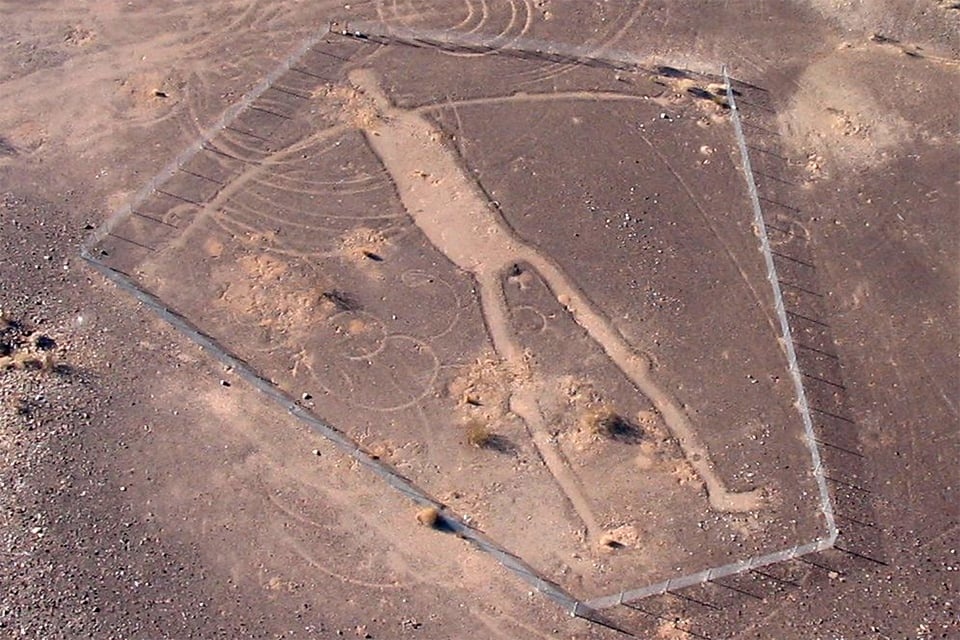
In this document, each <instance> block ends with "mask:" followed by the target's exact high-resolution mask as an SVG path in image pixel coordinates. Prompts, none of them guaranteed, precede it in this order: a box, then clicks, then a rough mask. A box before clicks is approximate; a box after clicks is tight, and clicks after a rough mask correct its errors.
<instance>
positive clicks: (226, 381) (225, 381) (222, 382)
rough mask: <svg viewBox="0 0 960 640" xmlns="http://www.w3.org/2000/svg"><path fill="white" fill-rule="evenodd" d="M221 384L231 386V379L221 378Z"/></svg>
mask: <svg viewBox="0 0 960 640" xmlns="http://www.w3.org/2000/svg"><path fill="white" fill-rule="evenodd" d="M220 386H221V387H229V386H230V381H229V380H221V381H220Z"/></svg>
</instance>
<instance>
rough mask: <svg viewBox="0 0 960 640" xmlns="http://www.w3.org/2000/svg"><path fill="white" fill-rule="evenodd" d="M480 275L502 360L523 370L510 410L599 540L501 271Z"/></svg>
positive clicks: (483, 305)
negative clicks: (548, 415)
mask: <svg viewBox="0 0 960 640" xmlns="http://www.w3.org/2000/svg"><path fill="white" fill-rule="evenodd" d="M476 277H477V283H478V285H479V289H480V306H481V309H482V311H483V318H484V322H485V323H486V325H487V331H488V332H489V333H490V337H491V339H492V340H493V347H494V349H495V350H496V352H497V355H499V356H500V358H501V359H502V360H504V361H505V362H507V363H508V364H511V365H513V366H514V367H516V368H517V369H518V370H519V371H522V372H523V373H522V374H521V375H520V376H518V379H517V382H516V383H515V385H514V387H513V389H512V390H511V394H510V410H511V411H512V412H513V413H515V414H516V415H517V416H519V417H520V419H521V420H523V423H524V425H526V427H527V431H528V432H529V433H530V437H531V439H532V440H533V443H534V445H535V446H536V447H537V451H539V453H540V457H541V458H543V461H544V463H546V465H547V468H548V469H549V470H550V473H551V474H552V475H553V477H554V478H555V479H556V481H557V484H559V485H560V488H561V490H562V491H563V492H564V494H565V495H566V496H567V498H568V499H569V500H570V502H571V504H572V505H573V508H574V510H575V511H576V512H577V515H579V516H580V519H581V520H582V521H583V524H584V525H585V526H586V529H587V537H588V539H590V540H596V539H597V538H598V536H599V535H600V525H599V523H598V522H597V519H596V516H595V515H594V513H593V509H592V507H591V506H590V501H589V500H588V499H587V497H586V495H585V494H584V492H583V489H582V488H581V486H580V481H579V479H578V478H577V476H576V474H574V473H573V471H571V470H570V467H569V465H568V464H567V461H566V459H565V458H564V456H563V454H562V453H561V452H560V451H559V449H558V448H557V446H556V445H555V444H554V443H553V441H552V440H551V439H550V432H549V431H548V430H547V426H546V424H544V420H543V413H542V412H541V411H540V405H539V403H538V401H537V397H538V395H539V393H538V386H537V382H536V379H535V378H534V376H533V375H532V373H531V372H528V371H524V369H526V368H528V367H529V363H527V361H526V359H525V357H524V350H523V348H522V347H521V346H520V344H519V343H518V342H517V340H516V337H515V336H514V333H513V331H512V329H511V327H510V318H509V314H508V312H507V300H506V296H505V295H504V292H503V281H502V278H501V272H500V271H498V270H489V271H488V270H486V269H484V270H483V271H481V272H479V273H477V274H476Z"/></svg>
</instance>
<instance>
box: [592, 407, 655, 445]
mask: <svg viewBox="0 0 960 640" xmlns="http://www.w3.org/2000/svg"><path fill="white" fill-rule="evenodd" d="M581 423H582V424H583V427H584V429H586V430H587V432H588V433H590V434H591V435H594V436H596V437H598V438H604V439H607V440H617V441H619V442H627V443H631V444H635V443H637V442H639V441H640V440H641V439H642V435H643V433H642V431H641V430H640V428H639V427H638V426H637V425H635V424H633V423H632V422H631V421H630V420H628V419H627V418H625V417H624V416H622V415H620V414H619V413H618V412H616V411H614V409H613V408H612V407H610V406H609V405H601V406H599V407H596V408H593V409H590V410H588V411H587V412H586V413H584V415H583V417H582V418H581Z"/></svg>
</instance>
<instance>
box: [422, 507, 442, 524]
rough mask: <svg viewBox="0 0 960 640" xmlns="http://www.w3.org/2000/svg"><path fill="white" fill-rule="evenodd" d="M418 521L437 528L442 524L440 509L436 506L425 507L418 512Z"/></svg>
mask: <svg viewBox="0 0 960 640" xmlns="http://www.w3.org/2000/svg"><path fill="white" fill-rule="evenodd" d="M417 522H419V523H420V524H422V525H423V526H425V527H430V528H431V529H436V528H437V526H439V524H440V511H438V510H437V508H436V507H424V508H423V509H420V511H418V512H417Z"/></svg>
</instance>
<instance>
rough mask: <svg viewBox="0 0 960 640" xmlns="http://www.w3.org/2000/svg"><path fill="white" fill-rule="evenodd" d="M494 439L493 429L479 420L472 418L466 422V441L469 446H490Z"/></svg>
mask: <svg viewBox="0 0 960 640" xmlns="http://www.w3.org/2000/svg"><path fill="white" fill-rule="evenodd" d="M495 439H496V435H495V434H494V433H493V431H491V430H490V428H489V427H487V425H486V424H484V423H483V422H481V421H480V420H477V419H472V420H470V421H468V422H467V442H468V443H469V444H470V445H471V446H474V447H477V448H479V449H483V448H484V447H488V446H490V445H491V444H492V443H493V442H494V440H495Z"/></svg>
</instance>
